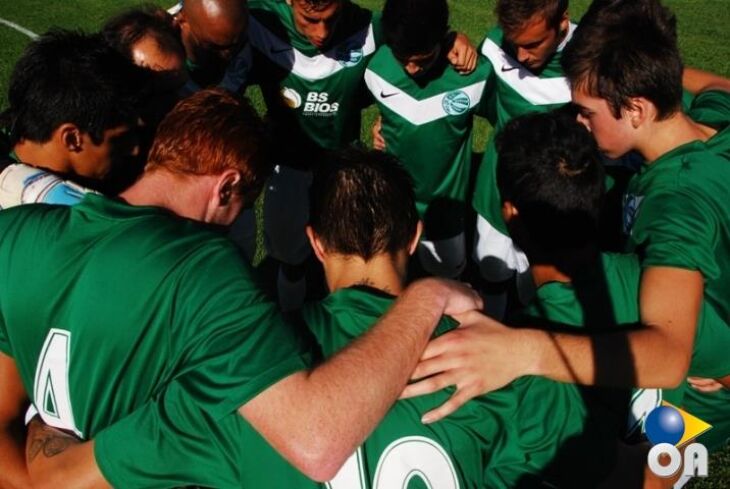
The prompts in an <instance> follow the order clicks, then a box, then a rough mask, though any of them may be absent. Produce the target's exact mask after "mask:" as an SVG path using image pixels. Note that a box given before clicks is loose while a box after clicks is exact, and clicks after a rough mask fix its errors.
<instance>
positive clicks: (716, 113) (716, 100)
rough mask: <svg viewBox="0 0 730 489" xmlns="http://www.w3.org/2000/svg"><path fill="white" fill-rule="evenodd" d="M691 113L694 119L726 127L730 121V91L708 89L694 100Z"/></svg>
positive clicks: (714, 125) (713, 125) (710, 124)
mask: <svg viewBox="0 0 730 489" xmlns="http://www.w3.org/2000/svg"><path fill="white" fill-rule="evenodd" d="M689 115H690V117H691V118H692V119H693V120H696V121H698V122H700V123H702V124H707V125H709V126H712V127H724V126H726V125H727V124H728V122H730V93H729V92H724V91H722V90H708V91H706V92H702V93H700V94H699V95H697V96H696V97H695V98H694V100H693V101H692V105H691V108H690V110H689Z"/></svg>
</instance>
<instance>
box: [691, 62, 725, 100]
mask: <svg viewBox="0 0 730 489" xmlns="http://www.w3.org/2000/svg"><path fill="white" fill-rule="evenodd" d="M682 86H683V87H684V89H685V90H687V91H688V92H690V93H692V94H694V95H697V94H699V93H702V92H707V91H708V90H722V91H725V92H730V79H727V78H725V77H723V76H720V75H716V74H714V73H710V72H709V71H703V70H698V69H697V68H685V69H684V73H683V74H682Z"/></svg>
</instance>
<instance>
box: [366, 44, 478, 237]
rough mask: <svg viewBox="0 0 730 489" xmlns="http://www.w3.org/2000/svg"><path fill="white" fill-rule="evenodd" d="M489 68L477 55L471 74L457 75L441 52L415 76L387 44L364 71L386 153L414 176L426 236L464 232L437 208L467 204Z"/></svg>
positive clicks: (450, 214)
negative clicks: (475, 127)
mask: <svg viewBox="0 0 730 489" xmlns="http://www.w3.org/2000/svg"><path fill="white" fill-rule="evenodd" d="M488 71H489V66H488V64H487V63H486V60H485V59H483V58H480V59H479V60H478V62H477V67H476V69H475V70H474V71H473V72H472V73H470V74H468V75H461V74H459V73H458V72H456V70H454V68H453V67H452V66H451V65H450V64H449V62H448V60H447V59H446V56H445V53H444V54H443V56H441V58H440V60H439V61H438V62H437V64H436V65H435V66H433V67H431V68H430V69H429V72H428V73H425V74H423V75H422V76H420V77H418V78H414V77H412V76H410V75H408V73H406V71H405V70H404V68H403V65H402V64H401V63H400V62H399V61H398V60H397V59H396V58H395V56H394V55H393V52H392V51H391V49H390V47H388V46H382V47H381V48H380V49H378V51H377V53H375V56H373V58H372V60H371V61H370V64H369V65H368V69H367V70H366V71H365V83H366V84H367V87H368V89H369V90H370V93H371V94H372V96H373V98H374V99H375V101H376V103H377V104H378V108H379V109H380V114H381V116H382V136H383V138H384V139H385V147H386V151H387V152H388V153H391V154H393V155H395V156H396V157H398V159H399V160H400V161H401V162H402V163H403V166H404V167H405V168H406V169H407V170H408V171H409V173H410V174H411V176H412V177H413V180H414V184H415V185H414V188H415V194H416V207H417V209H418V212H419V214H420V215H421V218H424V217H426V222H427V224H426V235H427V236H428V237H429V238H431V236H432V235H434V234H435V235H436V237H437V238H436V239H438V238H447V237H451V236H454V235H456V234H458V233H459V232H461V231H463V224H462V225H461V226H459V223H458V222H457V221H458V219H455V218H454V213H453V212H452V213H448V212H445V211H444V212H441V213H439V212H438V210H439V209H438V207H439V206H442V207H443V208H444V209H453V208H454V207H455V206H454V205H452V203H453V204H456V207H458V206H460V205H463V204H465V203H466V202H467V187H468V184H469V174H470V169H471V155H472V127H473V115H474V113H475V112H476V111H477V109H478V108H479V107H480V103H481V100H482V98H483V97H484V96H485V95H486V91H485V87H486V81H485V79H486V77H487V74H488ZM439 214H441V215H442V219H439V220H438V221H439V222H433V225H429V224H430V223H431V222H432V221H431V220H430V219H428V217H429V216H430V215H434V216H435V215H439ZM444 214H446V215H447V216H449V217H447V218H443V215H444ZM462 214H463V213H462ZM453 227H456V229H449V228H453ZM439 228H445V229H439ZM431 239H432V238H431Z"/></svg>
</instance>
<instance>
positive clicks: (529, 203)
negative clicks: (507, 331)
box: [497, 111, 730, 429]
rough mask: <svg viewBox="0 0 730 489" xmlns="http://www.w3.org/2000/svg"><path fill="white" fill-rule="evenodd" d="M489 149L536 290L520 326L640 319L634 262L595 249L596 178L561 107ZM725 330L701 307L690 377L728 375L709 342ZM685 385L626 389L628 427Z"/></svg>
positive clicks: (612, 324) (677, 399)
mask: <svg viewBox="0 0 730 489" xmlns="http://www.w3.org/2000/svg"><path fill="white" fill-rule="evenodd" d="M497 149H498V151H499V157H500V164H499V167H498V168H497V181H498V184H499V190H500V195H501V196H502V199H503V213H504V214H505V220H506V222H507V225H508V227H509V229H510V234H511V236H513V237H514V239H515V243H516V244H517V245H518V246H519V247H520V249H522V250H524V251H525V253H526V254H527V257H528V258H529V259H530V262H531V263H532V264H533V265H532V266H531V273H532V277H533V279H534V281H535V284H536V286H537V289H536V296H535V300H534V301H533V302H532V303H531V304H530V305H529V306H528V307H527V308H526V309H525V310H524V311H522V313H521V315H522V316H526V318H523V319H522V322H526V323H527V324H532V325H534V324H535V318H538V319H540V320H543V321H544V322H545V323H546V326H548V327H552V328H554V327H555V326H556V325H557V326H558V327H566V326H568V327H574V328H576V327H577V328H583V327H584V325H585V326H587V327H591V328H592V329H591V330H590V333H591V334H600V333H601V332H606V331H610V330H611V329H612V328H616V327H617V326H621V327H625V328H631V327H635V325H636V324H638V323H639V322H640V314H639V287H640V279H641V265H640V262H639V257H638V256H637V255H635V254H619V253H600V252H599V243H598V236H599V230H598V226H599V215H600V210H601V205H602V197H603V196H604V192H603V191H604V180H605V178H604V171H603V164H602V161H601V157H600V153H599V151H598V148H597V147H596V144H595V141H594V140H593V138H592V137H591V136H590V133H588V131H586V129H585V128H584V127H582V126H581V125H580V124H579V123H577V122H576V121H575V115H573V114H571V113H569V112H568V111H561V112H553V113H548V114H534V115H528V116H523V117H521V118H518V119H515V120H513V121H512V122H510V123H509V124H508V125H507V126H506V127H505V129H504V130H503V131H502V133H500V135H498V140H497ZM726 328H727V325H726V323H725V321H723V320H722V319H721V318H720V316H719V315H718V314H717V312H716V311H715V309H714V308H712V307H711V306H709V305H707V304H703V305H702V310H701V313H700V316H699V319H698V325H697V334H696V339H695V343H694V351H693V353H692V361H691V363H690V366H689V374H690V375H694V376H698V377H706V378H709V377H724V376H726V375H728V374H730V359H728V356H727V354H726V352H725V349H724V348H723V342H722V341H717V340H718V338H722V337H723V335H725V334H726V332H725V329H726ZM685 385H686V384H685V383H682V385H680V388H678V389H676V390H668V391H667V390H665V391H664V392H663V393H662V392H661V391H657V390H646V391H645V390H639V391H638V392H635V393H634V394H633V395H632V396H631V411H630V413H629V414H630V428H632V429H636V428H640V427H641V424H642V422H643V418H644V417H645V415H646V414H648V412H650V411H651V410H652V409H653V408H655V407H657V406H658V403H659V402H661V400H662V399H665V400H668V401H669V402H671V403H673V404H675V405H678V406H683V407H686V404H685ZM626 392H628V391H626ZM626 400H627V401H628V399H626ZM647 400H648V402H647ZM625 405H626V406H627V407H628V405H629V404H628V402H626V404H625ZM690 412H692V413H693V414H694V412H693V411H691V410H690Z"/></svg>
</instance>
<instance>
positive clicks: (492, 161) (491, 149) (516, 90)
mask: <svg viewBox="0 0 730 489" xmlns="http://www.w3.org/2000/svg"><path fill="white" fill-rule="evenodd" d="M575 28H576V25H575V24H573V23H571V24H569V28H568V32H567V34H566V36H565V39H564V40H563V41H562V42H561V43H560V45H559V46H558V48H557V51H556V52H555V54H554V55H553V56H552V57H551V58H550V59H549V60H548V62H547V64H546V65H545V67H544V68H543V69H542V70H541V71H540V72H539V73H533V72H531V71H530V70H528V69H527V68H526V67H525V66H523V65H522V64H521V63H520V62H519V61H517V59H515V57H514V56H513V55H512V54H511V53H510V49H509V47H508V46H507V45H506V43H505V40H504V32H503V31H502V29H501V28H499V27H495V28H494V29H492V30H491V31H490V32H489V33H488V34H487V37H486V39H484V41H483V42H482V44H481V47H480V52H481V54H482V55H483V56H485V57H486V58H487V60H488V61H489V64H490V68H491V70H490V73H489V78H488V79H487V93H488V94H490V98H489V99H488V100H487V101H485V102H484V104H483V107H484V108H483V110H482V112H483V113H484V115H485V116H486V117H487V119H488V120H489V122H490V123H491V124H492V127H493V128H494V133H493V136H492V137H491V138H490V140H489V142H488V143H487V148H486V150H485V152H484V157H483V159H482V162H481V164H480V165H479V170H478V172H477V177H476V185H475V187H474V195H473V197H472V206H473V207H474V210H476V212H477V214H478V216H477V240H476V244H475V250H474V253H475V255H476V258H477V260H478V261H479V262H480V263H484V265H483V266H481V269H482V275H483V276H484V278H485V279H487V280H489V281H493V282H500V281H502V280H506V279H507V278H509V277H510V276H511V274H512V273H513V271H517V272H524V271H525V270H526V269H527V266H528V263H527V259H526V258H525V256H524V254H523V253H522V252H521V251H520V250H518V249H517V248H516V247H515V246H514V244H513V243H512V239H511V238H510V237H509V232H508V230H507V225H506V224H505V222H504V219H503V217H502V212H501V209H502V202H501V198H500V195H499V189H498V188H497V151H496V148H495V144H494V134H496V133H497V132H498V131H499V130H501V129H502V127H504V125H505V124H507V123H508V122H509V121H510V120H512V119H514V118H515V117H519V116H521V115H524V114H528V113H530V112H535V111H549V110H552V109H554V108H556V107H559V106H562V105H565V104H567V103H569V102H570V101H571V94H570V84H569V82H568V80H567V78H566V77H565V74H564V73H563V69H562V67H561V66H560V58H561V54H562V51H563V48H564V47H565V45H566V44H567V43H568V42H569V41H570V39H571V38H572V37H573V33H574V31H575Z"/></svg>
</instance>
